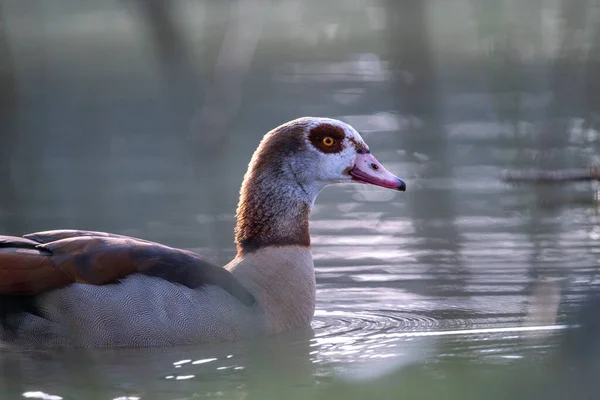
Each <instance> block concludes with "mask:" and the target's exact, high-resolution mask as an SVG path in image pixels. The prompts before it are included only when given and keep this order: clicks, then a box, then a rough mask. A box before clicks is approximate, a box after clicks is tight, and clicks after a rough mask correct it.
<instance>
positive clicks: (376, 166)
mask: <svg viewBox="0 0 600 400" xmlns="http://www.w3.org/2000/svg"><path fill="white" fill-rule="evenodd" d="M371 168H373V169H374V170H375V171H377V170H378V169H379V165H377V164H375V163H371Z"/></svg>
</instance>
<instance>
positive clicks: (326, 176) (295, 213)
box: [236, 117, 406, 252]
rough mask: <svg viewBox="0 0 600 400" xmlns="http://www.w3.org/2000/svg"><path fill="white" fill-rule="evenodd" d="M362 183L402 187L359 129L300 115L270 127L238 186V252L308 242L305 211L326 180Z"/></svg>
mask: <svg viewBox="0 0 600 400" xmlns="http://www.w3.org/2000/svg"><path fill="white" fill-rule="evenodd" d="M337 183H361V184H370V185H375V186H380V187H384V188H388V189H394V190H400V191H405V190H406V184H405V183H404V181H403V180H401V179H400V178H398V177H397V176H395V175H394V174H392V173H391V172H390V171H388V170H387V169H386V168H385V167H384V166H383V165H382V164H381V163H380V162H379V161H378V160H377V159H376V158H375V157H374V156H373V155H372V154H371V152H370V150H369V147H368V146H367V144H366V143H365V141H364V140H363V138H362V137H361V136H360V134H359V133H358V132H357V131H356V129H354V128H353V127H352V126H350V125H349V124H347V123H344V122H342V121H339V120H336V119H331V118H318V117H303V118H298V119H295V120H292V121H289V122H287V123H284V124H283V125H280V126H278V127H277V128H275V129H273V130H271V131H270V132H268V133H267V134H266V135H265V136H264V137H263V139H262V141H261V143H260V144H259V146H258V148H257V149H256V151H255V152H254V155H253V156H252V159H251V160H250V164H249V166H248V170H247V172H246V175H245V176H244V182H243V183H242V188H241V191H240V202H239V204H238V210H237V219H238V222H237V227H236V242H237V243H238V247H239V250H240V251H241V252H244V251H249V250H252V249H256V248H261V247H265V246H269V245H305V246H307V245H309V243H310V238H309V235H308V216H309V214H310V209H311V207H312V205H313V204H314V201H315V199H316V197H317V195H318V193H319V192H320V191H321V190H322V189H323V188H325V187H326V186H328V185H331V184H337Z"/></svg>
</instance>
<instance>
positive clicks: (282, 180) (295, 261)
mask: <svg viewBox="0 0 600 400" xmlns="http://www.w3.org/2000/svg"><path fill="white" fill-rule="evenodd" d="M348 182H360V183H368V184H372V185H376V186H382V187H385V188H390V189H396V190H401V191H404V190H406V185H405V183H404V182H403V181H402V180H400V179H399V178H397V177H396V176H394V175H393V174H392V173H390V172H389V171H388V170H386V169H385V168H384V167H383V166H382V165H381V164H380V163H379V162H378V161H377V159H376V158H375V157H373V155H371V153H370V151H369V148H368V146H367V145H366V144H365V142H364V141H363V139H362V138H361V136H360V135H359V133H358V132H357V131H356V130H355V129H354V128H352V127H351V126H350V125H348V124H346V123H344V122H341V121H338V120H335V119H329V118H315V117H305V118H299V119H296V120H293V121H290V122H287V123H285V124H283V125H281V126H279V127H277V128H275V129H273V130H272V131H270V132H268V133H267V134H266V135H265V136H264V138H263V139H262V141H261V143H260V145H259V146H258V149H257V150H256V151H255V153H254V155H253V156H252V159H251V161H250V164H249V166H248V171H247V172H246V174H245V176H244V181H243V183H242V187H241V190H240V199H239V205H238V208H237V226H236V228H235V242H236V244H237V255H236V257H235V258H234V259H233V260H232V261H231V262H230V263H229V264H227V265H226V266H225V267H224V268H223V267H219V266H216V265H213V264H211V263H210V262H208V261H207V260H205V259H203V258H202V257H201V256H200V255H198V254H196V253H193V252H190V251H186V250H181V249H176V248H172V247H167V246H164V245H162V244H159V243H153V242H149V241H146V240H141V239H137V238H133V237H127V236H121V235H115V234H109V233H103V232H91V231H79V230H56V231H46V232H39V233H32V234H28V235H25V236H23V237H13V236H0V335H1V336H0V338H1V340H2V341H3V343H4V344H5V345H14V346H17V347H148V346H169V345H186V344H194V343H201V342H217V341H231V340H236V339H241V338H246V337H252V336H257V335H267V334H276V333H280V332H284V331H287V330H291V329H295V328H302V327H307V326H309V324H310V322H311V319H312V317H313V314H314V310H315V274H314V266H313V260H312V256H311V251H310V236H309V223H308V221H309V215H310V211H311V208H312V206H313V204H314V201H315V198H316V197H317V194H318V193H319V192H320V191H321V189H323V188H324V187H325V186H327V185H329V184H332V183H348Z"/></svg>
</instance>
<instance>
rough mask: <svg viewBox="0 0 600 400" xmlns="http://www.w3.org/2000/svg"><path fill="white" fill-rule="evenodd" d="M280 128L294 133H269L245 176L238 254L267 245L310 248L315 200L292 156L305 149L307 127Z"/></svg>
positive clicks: (239, 214)
mask: <svg viewBox="0 0 600 400" xmlns="http://www.w3.org/2000/svg"><path fill="white" fill-rule="evenodd" d="M279 129H289V133H290V134H288V135H285V136H283V135H277V131H272V132H270V133H269V134H267V135H266V136H265V138H264V139H263V141H262V142H261V144H260V146H259V148H258V149H257V151H256V152H255V153H254V156H253V157H252V160H251V161H250V165H249V168H248V172H246V175H245V176H244V182H243V183H242V188H241V191H240V202H239V204H238V209H237V226H236V228H235V241H236V243H237V247H238V255H243V254H245V253H250V252H253V251H256V250H258V249H260V248H263V247H267V246H290V245H297V246H304V247H309V246H310V235H309V228H308V219H309V216H310V210H311V205H312V203H313V201H314V199H313V198H311V196H310V195H309V194H308V193H307V192H306V191H305V190H304V188H303V187H302V186H301V185H300V183H299V182H298V181H297V179H296V177H295V176H294V173H293V172H292V170H291V168H290V167H289V162H290V161H289V156H290V155H291V154H293V153H294V152H296V151H298V149H301V148H302V146H304V140H303V138H302V135H301V132H302V131H303V129H304V126H302V125H300V124H298V125H291V126H283V127H280V128H279Z"/></svg>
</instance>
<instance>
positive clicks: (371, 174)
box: [349, 149, 406, 192]
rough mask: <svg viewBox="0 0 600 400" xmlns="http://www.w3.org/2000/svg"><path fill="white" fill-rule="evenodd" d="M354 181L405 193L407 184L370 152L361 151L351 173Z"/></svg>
mask: <svg viewBox="0 0 600 400" xmlns="http://www.w3.org/2000/svg"><path fill="white" fill-rule="evenodd" d="M349 174H350V176H352V180H353V181H357V182H361V183H368V184H371V185H375V186H381V187H384V188H388V189H396V190H400V191H402V192H404V191H405V190H406V183H404V181H403V180H402V179H400V178H398V177H397V176H396V175H394V174H392V173H391V172H390V171H388V170H387V169H385V167H384V166H383V165H381V163H380V162H379V161H377V159H376V158H375V157H373V155H372V154H371V153H369V152H368V150H365V149H360V150H359V151H358V154H357V155H356V160H355V161H354V167H352V169H351V170H350V172H349Z"/></svg>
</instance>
